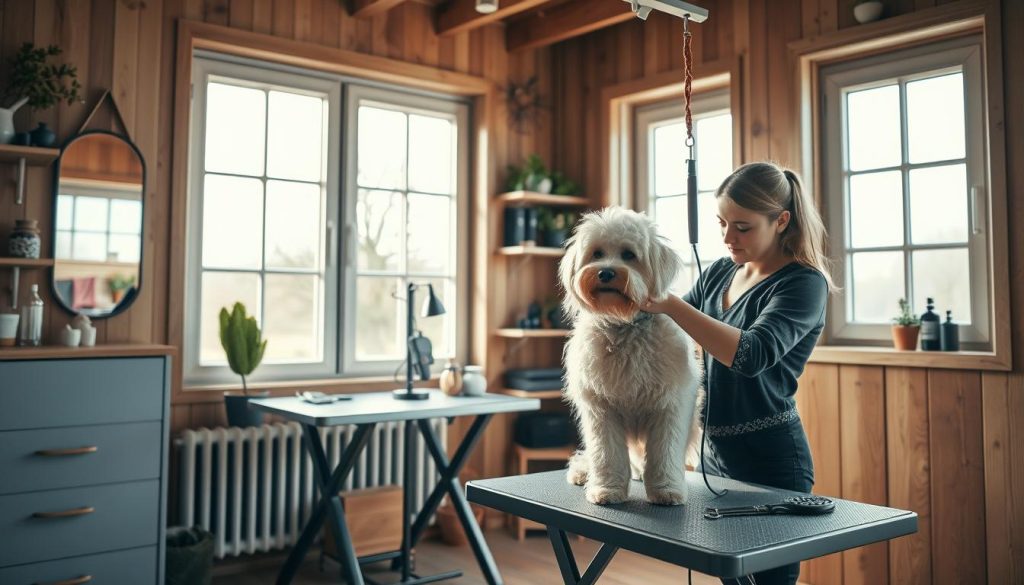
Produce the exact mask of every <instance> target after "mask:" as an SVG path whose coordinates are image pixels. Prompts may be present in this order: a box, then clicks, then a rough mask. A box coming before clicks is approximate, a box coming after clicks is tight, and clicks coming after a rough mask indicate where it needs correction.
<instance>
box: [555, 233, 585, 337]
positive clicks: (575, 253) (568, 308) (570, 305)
mask: <svg viewBox="0 0 1024 585" xmlns="http://www.w3.org/2000/svg"><path fill="white" fill-rule="evenodd" d="M577 227H578V226H577ZM579 259H580V235H579V232H578V231H577V232H576V233H575V234H573V235H572V237H570V238H569V239H568V240H566V241H565V255H564V256H562V260H561V261H560V262H559V263H558V280H559V282H560V283H561V284H562V290H563V291H564V292H565V296H564V301H563V303H562V307H563V312H564V313H565V314H566V316H567V317H568V318H569V319H570V320H571V321H575V320H576V317H577V316H578V315H579V314H580V311H582V310H583V307H582V306H581V305H580V301H579V299H578V298H577V297H576V291H574V290H573V286H572V277H573V275H575V274H576V271H577V270H578V269H579V265H578V263H579Z"/></svg>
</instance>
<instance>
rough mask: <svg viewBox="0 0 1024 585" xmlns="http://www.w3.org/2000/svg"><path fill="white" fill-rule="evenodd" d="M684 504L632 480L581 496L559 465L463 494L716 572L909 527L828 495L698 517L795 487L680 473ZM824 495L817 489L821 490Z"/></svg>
mask: <svg viewBox="0 0 1024 585" xmlns="http://www.w3.org/2000/svg"><path fill="white" fill-rule="evenodd" d="M686 480H687V483H688V488H689V499H688V501H687V504H686V505H685V506H654V505H652V504H649V503H647V501H646V500H645V499H644V488H643V484H642V483H640V482H636V481H634V482H631V485H630V493H629V500H628V501H626V502H624V503H622V504H618V505H614V506H597V505H594V504H591V503H589V502H587V501H586V499H585V498H584V496H583V488H582V487H579V486H574V485H571V484H569V483H568V482H567V481H566V479H565V471H549V472H544V473H535V474H530V475H521V476H514V477H501V478H494V479H485V480H479V481H472V482H470V483H469V484H467V486H466V492H467V496H468V499H469V501H470V502H475V503H478V504H481V505H484V506H488V507H491V508H495V509H497V510H501V511H504V512H508V513H510V514H514V515H516V516H521V517H523V518H527V519H530V520H533V521H535V522H540V523H542V524H546V525H550V526H555V527H558V528H561V529H562V530H565V531H566V532H571V533H575V534H580V535H583V536H585V537H587V538H592V539H594V540H598V541H600V542H605V543H608V544H612V545H615V546H618V547H620V548H623V549H626V550H631V551H635V552H638V553H641V554H644V555H647V556H650V557H654V558H657V559H661V560H663V561H666V562H669V563H673V564H676V565H680V566H684V567H690V568H692V569H694V570H697V571H701V572H703V573H707V574H710V575H715V576H719V577H727V578H728V577H738V576H742V575H746V574H749V573H754V572H757V571H761V570H764V569H769V568H773V567H777V566H780V565H784V564H788V563H792V562H796V561H801V560H806V559H810V558H815V557H819V556H822V555H826V554H830V553H833V552H837V551H841V550H846V549H849V548H854V547H857V546H862V545H865V544H870V543H872V542H877V541H881V540H887V539H890V538H895V537H897V536H903V535H906V534H912V533H914V532H916V531H917V514H915V513H914V512H910V511H907V510H899V509H896V508H887V507H884V506H874V505H871V504H863V503H860V502H854V501H850V500H842V499H839V498H832V499H833V500H835V504H836V507H835V511H834V512H832V513H831V514H827V515H822V516H744V517H735V518H722V519H719V520H708V519H706V518H704V517H703V512H704V508H705V507H726V506H748V505H755V504H768V503H777V502H781V501H782V500H784V499H785V498H788V497H791V496H793V495H798V492H791V491H787V490H779V489H775V488H769V487H765V486H759V485H754V484H747V483H742V482H738V481H733V480H730V479H725V478H721V477H716V476H708V480H709V481H710V482H711V485H712V487H714V488H715V489H716V490H718V491H721V490H722V488H726V489H728V490H729V491H728V493H727V494H725V495H724V496H722V497H717V496H715V495H714V494H712V493H710V492H709V491H708V490H707V488H706V487H705V486H704V483H703V479H702V478H701V476H700V474H699V473H694V472H690V473H687V476H686ZM822 495H827V494H822Z"/></svg>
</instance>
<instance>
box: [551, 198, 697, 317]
mask: <svg viewBox="0 0 1024 585" xmlns="http://www.w3.org/2000/svg"><path fill="white" fill-rule="evenodd" d="M681 267H682V261H681V260H680V258H679V255H678V254H676V253H675V251H674V250H672V249H671V248H670V247H669V246H668V245H667V244H666V242H665V241H664V240H663V238H661V237H660V236H658V233H657V230H656V229H655V226H654V222H652V221H651V220H650V219H649V218H648V217H647V216H646V215H644V214H641V213H637V212H635V211H632V210H629V209H624V208H621V207H608V208H605V209H603V210H601V211H598V212H594V213H589V214H587V215H585V216H583V219H582V220H580V223H579V224H577V226H576V231H575V233H574V234H573V236H572V238H570V239H569V241H568V243H567V249H566V254H565V257H564V258H562V261H561V263H560V264H559V267H558V275H559V279H560V280H561V282H562V287H563V288H564V289H565V292H566V294H565V305H566V307H567V308H568V312H569V314H570V316H571V317H572V318H573V319H574V320H575V318H576V317H577V316H578V315H579V314H580V313H581V312H583V311H586V312H590V313H595V314H600V315H604V316H608V317H611V318H613V319H618V320H621V321H632V320H633V318H634V317H636V314H637V313H638V312H639V310H640V309H639V307H640V306H641V305H642V304H643V303H644V301H646V300H647V299H648V298H653V299H659V300H660V299H663V298H665V296H666V295H667V294H668V287H669V285H670V284H671V283H672V281H673V280H674V279H675V277H676V274H677V273H678V272H679V269H680V268H681Z"/></svg>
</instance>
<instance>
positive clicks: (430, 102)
mask: <svg viewBox="0 0 1024 585" xmlns="http://www.w3.org/2000/svg"><path fill="white" fill-rule="evenodd" d="M210 76H213V77H215V78H216V77H217V76H220V77H223V78H229V79H231V80H232V82H239V83H243V84H248V85H250V86H252V87H261V88H273V87H280V88H282V89H285V90H288V91H292V92H296V91H298V92H303V91H306V92H309V93H311V94H313V95H323V96H326V99H327V100H328V102H329V106H328V107H329V114H328V116H329V118H328V125H327V128H328V139H327V143H328V146H327V148H328V152H327V156H326V158H327V176H326V182H325V189H324V206H325V207H324V209H325V210H324V222H323V223H324V225H323V232H322V240H321V244H322V246H323V248H324V249H325V253H324V254H322V256H321V258H322V260H321V263H322V265H323V270H324V273H323V274H324V276H323V279H324V290H323V296H322V299H323V302H324V324H323V331H322V335H323V343H324V347H323V359H322V360H321V361H320V362H316V363H303V364H270V363H264V364H261V365H260V367H259V369H258V370H257V371H256V373H255V374H254V376H253V377H252V378H251V380H252V381H257V382H258V381H285V380H308V379H325V378H346V377H365V376H387V377H391V376H393V375H395V373H396V372H397V371H398V369H399V367H400V366H401V365H402V363H403V362H404V356H403V359H399V360H382V361H373V362H365V361H364V362H357V361H356V360H355V359H354V346H355V343H354V334H355V330H354V326H355V319H354V318H353V315H354V311H355V294H354V290H355V289H354V285H355V263H356V262H357V259H356V254H355V250H356V249H357V247H356V245H357V241H356V238H357V237H358V234H357V231H356V229H355V225H356V223H355V222H356V220H355V217H356V213H355V209H356V202H357V199H358V188H357V185H356V177H357V167H356V163H357V160H356V146H355V144H356V143H355V142H354V140H355V138H356V136H357V134H356V133H355V132H356V130H355V129H356V127H357V123H358V115H357V113H358V103H359V102H358V100H360V99H369V100H371V101H373V102H375V104H376V105H382V104H390V105H391V107H396V108H400V109H403V111H408V112H419V113H425V114H428V115H432V116H438V115H446V114H447V115H449V116H451V117H452V119H453V120H456V122H457V124H458V129H459V135H458V157H457V173H458V174H457V186H456V189H455V193H454V195H453V196H454V197H455V198H456V203H457V204H456V206H455V208H456V215H457V217H455V218H453V221H452V224H451V225H452V230H453V232H454V233H453V238H455V241H454V248H453V250H454V256H455V258H454V262H455V264H454V266H455V270H454V276H455V280H456V284H455V287H454V290H449V291H447V292H448V294H447V296H446V298H445V306H446V309H447V313H448V314H449V315H451V319H450V320H449V327H450V328H451V330H450V331H448V334H449V335H450V337H449V338H450V339H453V340H454V353H453V354H452V355H444V354H441V353H440V352H439V351H438V349H439V348H437V347H435V348H434V350H435V352H434V358H435V365H434V368H433V370H434V372H435V373H436V372H438V371H440V370H441V368H442V367H443V364H444V361H445V359H446V358H454V359H459V360H462V359H463V357H464V356H465V355H466V353H467V351H468V331H469V327H468V315H469V310H468V306H469V286H468V284H469V281H468V269H469V252H468V239H469V238H468V233H469V193H470V191H469V185H470V180H469V168H470V167H469V161H470V154H469V153H470V149H471V148H472V144H471V142H470V130H469V127H470V122H471V120H470V112H469V106H468V104H467V102H466V101H465V100H462V99H456V98H452V97H450V96H445V95H438V94H433V93H428V92H423V91H419V90H412V89H407V88H401V87H395V86H391V85H385V84H378V83H373V82H366V81H364V80H359V79H354V78H351V77H347V76H340V75H335V74H330V73H325V72H320V71H315V70H309V69H304V68H297V67H291V66H287V65H280V64H276V63H270V62H264V61H257V60H252V59H247V58H242V57H235V56H230V55H224V54H220V53H215V52H210V51H201V50H197V51H195V52H194V54H193V62H192V96H191V98H192V113H191V122H190V137H189V169H190V170H189V173H188V177H189V178H188V181H189V182H188V191H189V193H188V210H187V222H186V223H187V226H186V233H187V237H186V245H187V253H186V255H185V262H186V266H185V274H186V290H185V302H184V306H185V311H184V318H185V322H184V324H183V333H184V335H183V340H184V343H183V345H184V348H183V378H184V382H185V386H186V389H187V388H188V387H189V386H193V387H194V386H199V387H202V386H204V385H209V384H230V383H237V382H238V377H237V376H236V375H234V374H233V373H232V372H231V371H230V370H229V369H228V368H227V366H226V364H225V365H207V366H201V365H200V363H199V335H200V332H199V331H200V328H199V325H200V324H199V320H200V311H201V305H200V301H199V299H200V298H201V297H200V286H201V271H202V268H201V259H202V256H201V254H202V247H201V245H200V238H201V234H202V199H201V197H202V187H203V174H204V173H203V171H202V169H203V168H204V160H205V152H204V145H205V135H204V126H205V118H206V116H205V103H206V80H207V79H209V78H210ZM346 137H348V138H347V139H348V140H352V142H348V143H347V144H343V140H344V139H346ZM403 215H405V214H403ZM264 221H265V218H264ZM340 226H343V227H340ZM246 272H254V271H246ZM416 276H417V278H422V279H425V278H430V277H431V276H432V275H427V274H424V275H416ZM349 293H352V294H349ZM401 294H402V295H403V296H404V293H401ZM425 299H426V290H425V289H421V290H420V291H417V295H416V305H417V307H416V312H417V314H418V313H419V309H420V306H422V302H423V301H424V300H425ZM389 301H390V299H389ZM401 307H402V310H401V312H400V313H401V314H400V315H398V321H397V323H398V326H399V329H401V331H402V332H404V331H405V311H404V304H402V305H401ZM435 318H441V317H435ZM403 337H404V334H403ZM402 348H403V349H404V344H403V345H402ZM402 372H404V369H403V370H402ZM398 377H399V378H402V377H403V376H401V375H399V376H398Z"/></svg>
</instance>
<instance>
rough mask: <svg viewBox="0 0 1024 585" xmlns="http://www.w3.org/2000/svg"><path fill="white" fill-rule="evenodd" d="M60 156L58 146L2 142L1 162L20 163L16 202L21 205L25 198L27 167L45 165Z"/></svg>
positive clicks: (16, 180)
mask: <svg viewBox="0 0 1024 585" xmlns="http://www.w3.org/2000/svg"><path fill="white" fill-rule="evenodd" d="M58 156H60V149H57V148H39V147H35V146H16V145H14V144H0V162H2V163H14V164H17V165H18V175H17V177H16V178H15V183H16V184H17V187H18V188H17V190H16V191H15V193H16V195H15V200H14V201H15V203H17V204H18V205H21V204H22V202H24V200H25V167H26V166H31V167H45V166H47V165H49V164H50V163H52V162H53V161H54V160H56V158H57V157H58Z"/></svg>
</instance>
